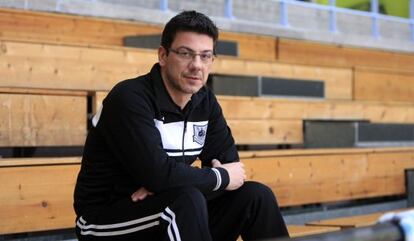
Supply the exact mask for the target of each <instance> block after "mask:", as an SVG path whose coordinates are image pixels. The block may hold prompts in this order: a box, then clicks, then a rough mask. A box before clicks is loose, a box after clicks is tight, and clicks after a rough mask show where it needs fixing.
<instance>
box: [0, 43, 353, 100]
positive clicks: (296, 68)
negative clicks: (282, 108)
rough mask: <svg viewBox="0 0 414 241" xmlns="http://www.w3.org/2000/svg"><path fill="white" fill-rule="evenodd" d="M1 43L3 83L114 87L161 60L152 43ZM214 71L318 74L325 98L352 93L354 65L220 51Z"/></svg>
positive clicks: (0, 84)
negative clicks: (331, 65)
mask: <svg viewBox="0 0 414 241" xmlns="http://www.w3.org/2000/svg"><path fill="white" fill-rule="evenodd" d="M0 45H1V47H2V48H1V51H2V54H1V57H0V74H1V76H2V80H1V81H0V87H24V88H53V89H64V90H92V91H96V90H110V89H111V88H112V87H113V86H114V85H115V84H116V83H117V82H118V81H120V80H123V79H127V78H133V77H136V76H137V75H141V74H145V73H147V72H148V71H149V69H150V68H151V67H152V65H153V64H154V63H156V62H157V52H156V51H155V50H147V49H135V48H122V47H110V46H107V47H102V46H101V47H98V46H95V47H92V46H89V47H86V46H83V47H81V46H67V45H63V46H62V45H53V44H39V43H33V42H23V41H20V42H17V41H10V40H1V41H0ZM241 69H243V71H242V72H241V71H240V70H241ZM213 73H215V74H223V75H240V74H242V75H247V76H267V77H281V78H287V79H301V80H317V81H322V82H324V84H325V97H326V98H328V99H351V98H352V71H351V69H343V68H329V67H320V66H303V65H295V64H282V63H277V62H272V61H255V60H245V59H238V58H234V57H219V58H217V59H216V60H215V61H214V65H213ZM28 80H29V81H28Z"/></svg>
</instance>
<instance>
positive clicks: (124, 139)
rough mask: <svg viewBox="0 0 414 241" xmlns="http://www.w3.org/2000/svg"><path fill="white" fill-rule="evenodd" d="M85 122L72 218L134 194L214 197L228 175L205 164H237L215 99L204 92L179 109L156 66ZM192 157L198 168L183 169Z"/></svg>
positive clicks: (116, 91)
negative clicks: (182, 192)
mask: <svg viewBox="0 0 414 241" xmlns="http://www.w3.org/2000/svg"><path fill="white" fill-rule="evenodd" d="M92 122H93V126H92V128H91V129H90V130H89V133H88V137H87V139H86V143H85V148H84V154H83V158H82V166H81V170H80V172H79V175H78V179H77V183H76V187H75V193H74V199H75V202H74V207H75V211H76V214H77V215H78V216H80V215H83V214H85V212H86V213H88V212H90V211H91V212H92V211H94V210H98V209H100V208H102V207H104V206H105V205H109V204H110V203H112V202H115V201H117V200H119V199H121V198H130V196H131V194H132V193H133V192H135V191H136V190H138V189H139V188H140V187H145V188H146V189H147V190H149V191H151V192H153V193H154V194H155V195H156V194H157V193H160V192H163V191H166V190H170V189H173V188H179V187H185V186H193V187H196V188H198V189H199V190H200V191H201V192H202V193H204V194H205V195H206V196H209V195H215V194H214V193H216V194H217V193H218V192H217V191H221V190H224V189H225V187H227V185H228V183H229V176H228V174H227V171H226V170H224V169H223V168H211V160H212V159H214V158H216V159H218V160H220V161H221V162H222V163H228V162H234V161H238V160H239V156H238V153H237V150H236V147H235V145H234V139H233V137H232V135H231V132H230V129H229V128H228V126H227V123H226V121H225V119H224V117H223V114H222V110H221V107H220V106H219V104H218V102H217V99H216V97H215V96H214V94H213V93H212V92H211V91H210V90H209V89H208V88H206V87H203V88H201V89H200V90H199V91H198V92H197V93H195V94H193V96H192V98H191V101H190V102H189V103H188V104H187V105H186V107H185V108H184V110H181V109H180V108H179V107H178V106H177V105H176V104H175V103H174V102H173V101H172V99H171V97H170V96H169V94H168V92H167V90H166V88H165V86H164V83H163V80H162V78H161V74H160V66H159V64H155V65H154V67H153V68H152V69H151V72H150V73H148V74H146V75H144V76H140V77H137V78H135V79H129V80H125V81H122V82H120V83H118V84H117V85H116V86H115V87H114V88H113V89H112V90H111V91H110V92H109V94H108V96H107V97H106V98H105V99H104V101H103V105H102V108H101V110H100V111H99V112H98V113H97V114H96V115H95V116H94V118H93V121H92ZM197 158H199V159H200V160H201V161H202V166H203V168H196V167H192V166H190V165H191V164H192V163H193V162H194V161H195V160H196V159H197Z"/></svg>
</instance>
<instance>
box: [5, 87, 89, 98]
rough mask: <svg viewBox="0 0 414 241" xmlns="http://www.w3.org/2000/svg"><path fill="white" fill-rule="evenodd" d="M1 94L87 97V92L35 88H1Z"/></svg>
mask: <svg viewBox="0 0 414 241" xmlns="http://www.w3.org/2000/svg"><path fill="white" fill-rule="evenodd" d="M0 93H7V94H40V95H64V96H87V92H86V91H73V90H53V89H34V88H14V87H11V88H7V87H0Z"/></svg>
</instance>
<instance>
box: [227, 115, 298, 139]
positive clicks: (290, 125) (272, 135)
mask: <svg viewBox="0 0 414 241" xmlns="http://www.w3.org/2000/svg"><path fill="white" fill-rule="evenodd" d="M227 123H228V125H229V127H230V128H231V130H232V134H233V137H234V139H235V141H236V144H280V143H282V144H285V143H289V144H293V143H302V142H303V126H302V121H301V120H292V121H289V120H287V121H286V120H243V121H240V120H227Z"/></svg>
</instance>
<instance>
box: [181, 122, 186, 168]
mask: <svg viewBox="0 0 414 241" xmlns="http://www.w3.org/2000/svg"><path fill="white" fill-rule="evenodd" d="M186 132H187V118H185V119H184V128H183V138H182V151H183V162H184V163H185V151H184V140H185V133H186Z"/></svg>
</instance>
